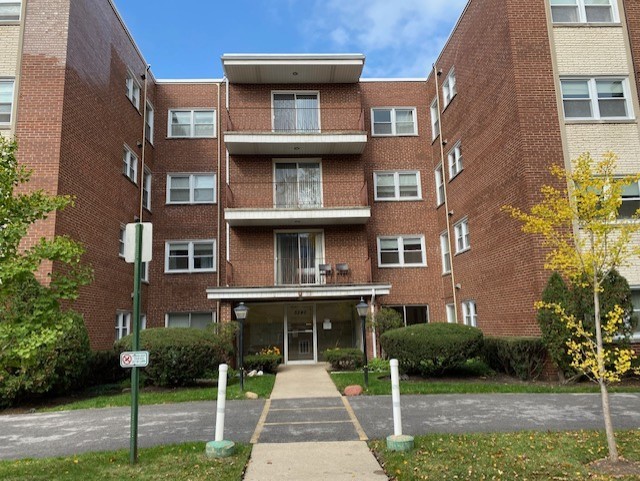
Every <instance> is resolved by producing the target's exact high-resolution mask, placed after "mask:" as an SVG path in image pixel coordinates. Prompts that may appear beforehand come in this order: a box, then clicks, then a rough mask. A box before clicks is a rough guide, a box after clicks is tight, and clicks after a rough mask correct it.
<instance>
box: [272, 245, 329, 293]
mask: <svg viewBox="0 0 640 481" xmlns="http://www.w3.org/2000/svg"><path fill="white" fill-rule="evenodd" d="M322 261H323V236H322V232H283V233H277V234H276V283H277V284H278V285H285V284H318V283H320V276H319V272H318V265H319V264H321V263H322Z"/></svg>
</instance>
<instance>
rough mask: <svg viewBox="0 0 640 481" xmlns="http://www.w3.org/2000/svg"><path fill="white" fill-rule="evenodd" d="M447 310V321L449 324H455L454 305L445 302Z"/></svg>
mask: <svg viewBox="0 0 640 481" xmlns="http://www.w3.org/2000/svg"><path fill="white" fill-rule="evenodd" d="M445 309H446V310H447V322H448V323H449V324H455V322H456V307H455V306H454V305H453V304H447V305H446V306H445Z"/></svg>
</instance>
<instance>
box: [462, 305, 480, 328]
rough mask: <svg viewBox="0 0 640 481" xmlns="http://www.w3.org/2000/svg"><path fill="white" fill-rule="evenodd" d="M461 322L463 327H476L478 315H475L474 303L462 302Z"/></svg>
mask: <svg viewBox="0 0 640 481" xmlns="http://www.w3.org/2000/svg"><path fill="white" fill-rule="evenodd" d="M462 322H464V325H465V326H473V327H477V326H478V315H477V314H476V301H463V302H462Z"/></svg>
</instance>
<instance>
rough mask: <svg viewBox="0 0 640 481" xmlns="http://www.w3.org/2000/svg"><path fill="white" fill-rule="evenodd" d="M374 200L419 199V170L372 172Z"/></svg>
mask: <svg viewBox="0 0 640 481" xmlns="http://www.w3.org/2000/svg"><path fill="white" fill-rule="evenodd" d="M373 181H374V184H375V186H376V188H375V200H419V199H421V198H422V192H421V189H420V172H418V171H407V172H402V171H401V172H374V173H373Z"/></svg>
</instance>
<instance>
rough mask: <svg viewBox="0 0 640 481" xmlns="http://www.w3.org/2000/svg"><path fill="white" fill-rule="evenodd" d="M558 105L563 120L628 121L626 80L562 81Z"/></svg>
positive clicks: (628, 92) (584, 79) (589, 79)
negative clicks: (560, 107) (559, 104)
mask: <svg viewBox="0 0 640 481" xmlns="http://www.w3.org/2000/svg"><path fill="white" fill-rule="evenodd" d="M560 86H561V89H562V105H563V108H564V117H565V119H567V120H584V119H595V120H599V119H631V118H634V115H633V108H632V106H631V101H630V99H631V95H630V91H629V79H628V78H626V77H625V78H604V77H602V78H601V77H597V78H562V79H560Z"/></svg>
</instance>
